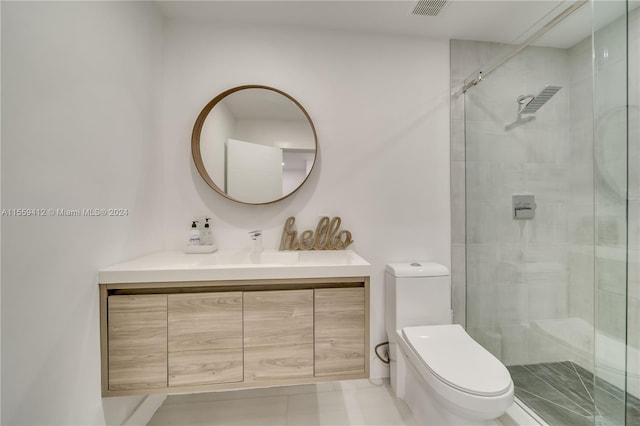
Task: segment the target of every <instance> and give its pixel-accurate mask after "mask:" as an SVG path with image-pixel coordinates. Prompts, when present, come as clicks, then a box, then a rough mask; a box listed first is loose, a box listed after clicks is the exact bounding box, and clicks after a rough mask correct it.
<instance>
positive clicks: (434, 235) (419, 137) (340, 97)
mask: <svg viewBox="0 0 640 426" xmlns="http://www.w3.org/2000/svg"><path fill="white" fill-rule="evenodd" d="M166 25H167V26H166V50H165V58H164V60H165V62H164V69H165V83H164V87H165V92H164V102H163V105H164V111H163V114H162V123H163V127H162V138H163V139H162V140H163V143H164V151H165V162H164V164H163V169H164V171H165V173H166V179H165V184H164V187H163V191H164V193H165V200H166V202H165V205H164V207H163V209H162V210H163V216H164V220H165V224H164V227H163V234H164V235H165V247H166V248H174V249H179V248H180V247H181V246H182V245H183V244H184V243H185V231H186V229H187V227H188V225H189V221H190V220H191V218H192V217H193V216H194V215H201V214H211V215H212V216H213V218H214V219H213V230H214V232H215V234H216V237H217V240H218V243H219V246H220V247H222V248H230V247H249V246H250V239H249V237H248V235H247V232H248V231H250V230H253V229H263V230H264V234H263V236H264V247H265V248H277V247H278V244H279V240H280V234H281V232H282V226H283V224H284V222H285V219H286V218H287V217H288V216H295V217H296V218H297V225H298V229H299V230H303V229H311V228H314V229H315V225H316V223H317V220H318V216H319V215H329V216H341V217H342V224H343V228H344V229H348V230H350V231H351V232H352V233H353V236H354V240H355V242H354V244H353V246H352V248H353V249H354V250H356V251H357V252H358V253H360V254H361V255H362V256H363V257H364V258H366V259H367V260H368V261H369V262H371V264H372V265H373V267H372V279H371V288H372V293H371V296H372V297H371V313H372V331H371V343H372V345H374V344H376V343H379V342H382V341H385V340H387V338H386V333H385V331H384V298H383V295H384V293H383V288H384V274H383V271H384V266H385V264H386V263H387V262H391V261H402V260H412V259H426V260H432V261H436V262H441V263H443V264H445V265H447V266H449V265H450V260H449V259H450V220H449V127H448V126H449V111H448V109H449V89H448V87H449V69H448V63H449V61H448V58H449V56H448V42H447V41H445V40H438V41H430V40H427V39H422V38H411V37H393V36H380V35H373V34H357V33H346V32H336V31H332V32H325V31H313V30H300V29H294V28H291V29H285V28H281V29H277V28H268V27H256V26H251V27H241V26H235V27H230V26H226V25H223V24H219V25H215V26H214V25H203V24H198V23H187V22H171V21H170V22H167V24H166ZM245 84H263V85H267V86H272V87H276V88H278V89H280V90H283V91H284V92H286V93H288V94H289V95H291V96H293V97H294V98H296V99H297V100H298V101H299V102H300V103H301V104H302V105H303V106H304V107H305V109H306V110H307V112H308V113H309V115H310V116H311V118H312V119H313V121H314V124H315V127H316V130H317V132H318V144H319V153H318V163H317V164H316V166H315V168H314V170H313V172H312V174H311V177H310V178H309V180H308V181H307V183H306V184H305V186H304V187H303V188H302V189H300V190H299V191H298V192H297V193H295V194H294V195H293V196H292V197H290V198H288V199H286V200H284V201H282V202H279V203H276V204H273V205H264V206H248V205H241V204H237V203H234V202H231V201H229V200H227V199H225V198H223V197H221V196H219V195H218V194H216V193H214V192H213V191H212V190H211V189H210V188H209V187H208V186H206V184H205V183H204V182H203V180H202V179H201V177H200V176H199V175H198V173H197V171H196V170H195V167H194V166H193V164H192V160H191V155H190V145H189V141H190V135H191V130H192V127H193V123H194V121H195V119H196V117H197V115H198V113H199V112H200V110H201V109H202V108H203V107H204V105H205V104H206V103H207V102H208V101H209V100H211V99H212V98H213V97H214V96H215V95H217V94H218V93H220V92H222V91H224V90H226V89H229V88H232V87H235V86H240V85H245ZM372 353H373V352H372ZM387 374H388V370H387V369H386V367H384V366H382V364H381V363H379V362H377V361H374V362H372V376H374V377H376V376H385V375H387Z"/></svg>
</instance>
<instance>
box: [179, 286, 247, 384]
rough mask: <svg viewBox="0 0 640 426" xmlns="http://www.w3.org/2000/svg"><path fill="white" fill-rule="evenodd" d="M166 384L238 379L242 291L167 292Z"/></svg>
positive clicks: (240, 363) (241, 377) (211, 382)
mask: <svg viewBox="0 0 640 426" xmlns="http://www.w3.org/2000/svg"><path fill="white" fill-rule="evenodd" d="M168 311H169V386H189V385H205V384H213V383H230V382H241V381H242V379H243V374H242V292H240V291H234V292H224V293H193V294H171V295H169V310H168Z"/></svg>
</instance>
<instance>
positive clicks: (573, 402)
mask: <svg viewBox="0 0 640 426" xmlns="http://www.w3.org/2000/svg"><path fill="white" fill-rule="evenodd" d="M523 367H524V368H525V369H526V370H527V371H529V372H530V373H531V374H532V375H534V376H535V377H537V378H538V379H540V380H541V381H542V382H543V383H545V384H547V385H549V386H551V388H553V389H554V390H555V391H557V392H559V393H560V394H562V396H564V397H565V398H566V399H567V400H568V401H570V402H571V403H572V404H574V405H575V406H576V407H577V408H579V409H580V410H582V411H584V412H585V413H586V415H587V416H592V415H593V413H589V412H588V411H587V410H586V409H585V408H584V407H582V406H580V405H579V404H578V403H577V402H576V401H574V400H573V399H571V398H569V397H568V396H566V395H565V393H564V392H563V391H562V390H561V389H558V388H557V387H556V386H554V385H552V384H551V383H549V382H548V381H546V380H545V379H544V378H543V377H540V376H539V375H537V374H536V373H535V372H534V371H533V370H531V369H529V368H527V366H526V365H523ZM520 389H522V390H524V391H525V392H527V393H530V394H531V395H535V396H537V397H539V398H540V399H544V400H545V401H549V402H552V403H553V404H555V405H557V406H558V407H562V405H560V404H557V403H554V402H553V401H550V400H547V399H546V398H542V397H541V396H539V395H536V394H534V393H532V392H529V391H526V390H525V389H524V388H522V387H521V388H520ZM563 408H565V409H567V410H569V411H572V412H573V410H570V409H569V408H567V407H563ZM576 414H577V413H576Z"/></svg>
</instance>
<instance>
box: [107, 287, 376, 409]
mask: <svg viewBox="0 0 640 426" xmlns="http://www.w3.org/2000/svg"><path fill="white" fill-rule="evenodd" d="M100 344H101V356H102V359H101V366H102V395H103V396H105V397H106V396H126V395H143V394H153V393H167V394H171V393H182V392H203V391H221V390H230V389H249V388H259V387H268V386H289V385H298V384H309V383H318V382H323V381H336V380H350V379H364V378H368V377H369V346H370V342H369V277H367V276H365V277H338V278H335V277H328V278H309V279H298V278H284V279H256V280H243V281H240V280H235V281H225V280H216V281H179V282H168V281H167V282H158V283H156V282H144V283H134V282H124V283H110V284H101V285H100Z"/></svg>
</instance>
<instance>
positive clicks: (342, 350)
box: [314, 287, 366, 377]
mask: <svg viewBox="0 0 640 426" xmlns="http://www.w3.org/2000/svg"><path fill="white" fill-rule="evenodd" d="M314 299H315V376H316V377H322V376H337V375H351V374H364V373H365V356H366V351H365V340H366V339H365V333H366V327H365V290H364V288H362V287H359V288H328V289H316V290H315V294H314Z"/></svg>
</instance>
